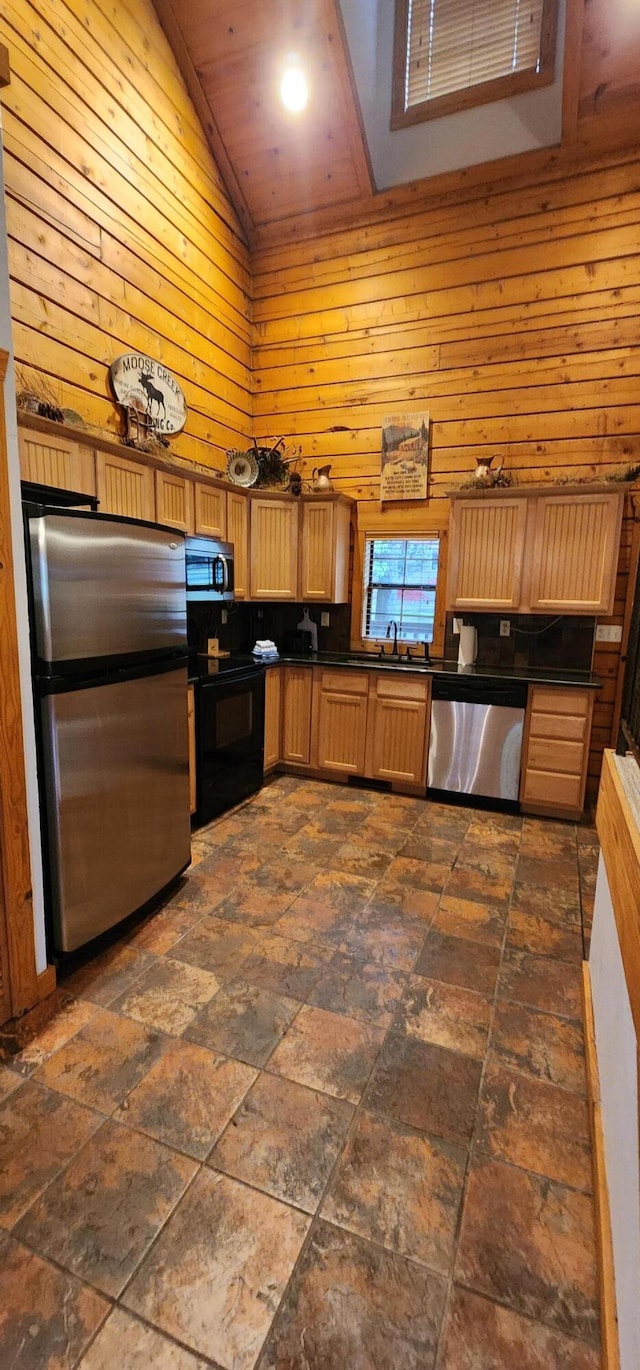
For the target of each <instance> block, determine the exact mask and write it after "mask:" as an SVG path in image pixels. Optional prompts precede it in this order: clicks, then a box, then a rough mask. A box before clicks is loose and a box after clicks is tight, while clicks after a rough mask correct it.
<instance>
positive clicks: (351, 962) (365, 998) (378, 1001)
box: [308, 952, 406, 1027]
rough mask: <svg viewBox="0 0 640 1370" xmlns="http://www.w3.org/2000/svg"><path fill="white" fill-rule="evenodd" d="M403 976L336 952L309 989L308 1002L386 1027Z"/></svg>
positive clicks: (386, 968) (395, 1002) (402, 986)
mask: <svg viewBox="0 0 640 1370" xmlns="http://www.w3.org/2000/svg"><path fill="white" fill-rule="evenodd" d="M405 978H406V977H405V976H404V975H402V974H401V973H399V972H397V971H394V970H390V969H389V968H388V967H387V966H381V965H368V964H367V963H366V962H363V961H360V960H357V959H355V958H354V957H353V956H345V955H343V953H342V952H337V953H336V955H335V956H334V957H333V958H332V960H331V962H330V963H329V965H328V966H326V967H325V968H324V970H323V972H322V975H321V976H320V978H319V980H318V981H317V983H316V985H315V986H314V988H313V989H312V990H311V993H310V994H309V997H308V1002H309V1003H310V1004H314V1005H315V1006H316V1008H326V1009H329V1011H330V1012H331V1013H344V1014H345V1015H346V1016H347V1018H357V1019H358V1020H359V1021H360V1022H363V1023H373V1024H375V1026H376V1027H389V1025H390V1023H391V1022H392V1020H393V1015H394V1012H395V1010H396V1007H397V1005H398V1003H399V1001H400V998H401V995H402V991H403V989H404V986H405Z"/></svg>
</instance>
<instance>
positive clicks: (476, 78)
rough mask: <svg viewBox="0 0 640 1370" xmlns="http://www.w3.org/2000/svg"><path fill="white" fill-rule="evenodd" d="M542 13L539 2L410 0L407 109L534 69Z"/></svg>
mask: <svg viewBox="0 0 640 1370" xmlns="http://www.w3.org/2000/svg"><path fill="white" fill-rule="evenodd" d="M542 14H543V0H412V3H411V4H410V7H409V32H408V41H407V67H406V81H405V85H406V91H405V105H406V108H409V107H410V106H411V105H416V104H422V103H423V102H424V101H426V100H432V99H436V98H438V96H441V95H447V94H449V93H451V92H452V91H458V90H466V89H468V88H469V87H470V86H475V85H479V84H481V83H482V82H483V81H491V80H494V79H496V78H498V77H501V76H508V75H511V74H513V73H514V72H519V71H530V70H534V69H535V68H536V67H537V65H538V63H539V60H540V39H541V29H542Z"/></svg>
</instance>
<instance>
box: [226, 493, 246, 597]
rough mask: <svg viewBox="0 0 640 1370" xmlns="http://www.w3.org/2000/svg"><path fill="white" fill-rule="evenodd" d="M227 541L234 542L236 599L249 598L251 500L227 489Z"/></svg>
mask: <svg viewBox="0 0 640 1370" xmlns="http://www.w3.org/2000/svg"><path fill="white" fill-rule="evenodd" d="M227 541H228V542H232V543H233V574H234V578H235V592H236V599H248V598H249V500H248V499H247V496H246V495H243V494H241V493H240V492H239V491H238V492H237V493H236V492H235V491H233V490H227Z"/></svg>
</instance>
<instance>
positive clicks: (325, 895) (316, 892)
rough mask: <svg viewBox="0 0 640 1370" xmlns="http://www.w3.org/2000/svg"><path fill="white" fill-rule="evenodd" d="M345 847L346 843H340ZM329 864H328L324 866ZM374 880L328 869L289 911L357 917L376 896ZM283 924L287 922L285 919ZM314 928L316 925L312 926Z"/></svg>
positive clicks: (291, 912) (309, 886)
mask: <svg viewBox="0 0 640 1370" xmlns="http://www.w3.org/2000/svg"><path fill="white" fill-rule="evenodd" d="M341 845H343V844H341ZM326 865H328V862H325V866H326ZM374 886H375V880H374V879H373V878H371V879H367V878H366V877H364V876H362V875H358V874H355V875H351V874H349V872H348V871H342V870H333V869H330V870H327V869H325V870H324V871H322V872H321V873H320V874H319V875H316V877H315V879H314V880H312V881H311V884H310V885H307V888H306V889H305V890H304V891H303V893H302V894H300V895H299V897H298V898H297V899H296V901H295V904H293V905H292V906H291V908H290V910H289V913H290V914H291V915H292V916H293V914H294V912H295V914H297V915H301V914H303V913H304V914H306V915H309V916H310V918H311V919H313V918H314V916H315V914H316V912H317V911H318V910H323V909H326V910H331V911H332V912H333V913H343V914H346V915H347V916H348V917H351V918H354V917H355V916H356V914H357V913H359V912H360V910H361V909H363V908H364V906H365V904H366V903H367V901H368V899H369V898H370V896H371V894H372V893H373V890H374ZM281 921H282V924H284V923H285V919H284V918H283V919H282V920H281ZM311 926H313V923H312V924H311Z"/></svg>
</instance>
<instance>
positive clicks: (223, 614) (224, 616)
mask: <svg viewBox="0 0 640 1370" xmlns="http://www.w3.org/2000/svg"><path fill="white" fill-rule="evenodd" d="M226 621H227V611H226V609H223V610H222V613H221V615H220V622H221V623H226Z"/></svg>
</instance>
